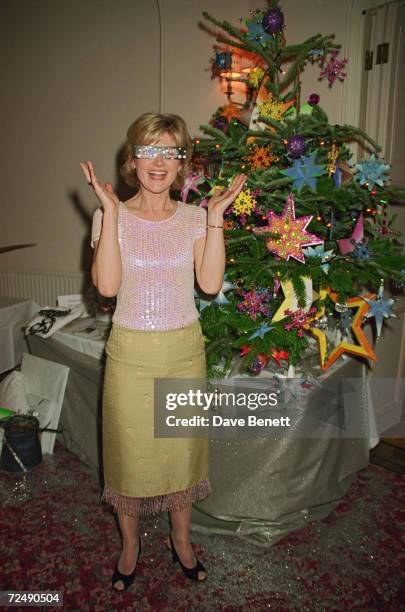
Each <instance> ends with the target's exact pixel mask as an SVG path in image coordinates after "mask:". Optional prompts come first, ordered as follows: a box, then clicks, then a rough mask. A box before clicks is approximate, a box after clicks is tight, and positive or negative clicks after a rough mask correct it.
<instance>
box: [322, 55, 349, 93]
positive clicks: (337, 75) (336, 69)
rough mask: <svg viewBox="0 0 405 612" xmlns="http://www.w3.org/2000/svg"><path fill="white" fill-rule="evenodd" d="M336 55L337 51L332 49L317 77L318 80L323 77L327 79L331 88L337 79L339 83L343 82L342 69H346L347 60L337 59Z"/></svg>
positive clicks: (344, 74) (343, 74)
mask: <svg viewBox="0 0 405 612" xmlns="http://www.w3.org/2000/svg"><path fill="white" fill-rule="evenodd" d="M338 54H339V51H338V49H333V51H331V57H330V59H329V61H328V63H327V64H325V63H324V62H323V63H322V70H321V74H320V75H319V80H322V79H323V78H324V77H327V79H328V81H329V87H332V85H333V84H334V82H335V81H336V79H339V81H343V79H344V78H345V76H346V73H345V72H344V69H345V68H346V64H347V63H348V61H349V60H348V59H346V58H344V59H343V60H339V59H337V56H338Z"/></svg>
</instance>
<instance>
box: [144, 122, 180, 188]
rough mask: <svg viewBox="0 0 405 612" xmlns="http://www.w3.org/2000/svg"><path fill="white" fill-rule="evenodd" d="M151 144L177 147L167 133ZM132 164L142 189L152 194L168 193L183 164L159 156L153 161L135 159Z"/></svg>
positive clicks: (177, 160)
mask: <svg viewBox="0 0 405 612" xmlns="http://www.w3.org/2000/svg"><path fill="white" fill-rule="evenodd" d="M150 144H151V145H152V144H153V145H157V146H161V147H162V146H166V147H176V146H177V143H176V142H175V140H174V138H173V136H171V135H170V134H169V133H167V132H166V133H164V134H162V135H161V136H160V137H159V139H158V140H156V141H155V142H152V143H150ZM132 163H133V167H134V168H135V169H136V175H137V178H138V181H139V184H140V186H141V188H143V189H146V190H147V191H150V192H151V193H163V192H164V191H168V190H169V189H170V187H171V185H172V184H173V182H174V181H175V179H176V177H177V172H178V170H179V168H180V166H181V163H182V162H181V160H179V159H164V158H163V157H162V156H161V155H158V156H157V157H154V158H152V159H134V160H133V162H132Z"/></svg>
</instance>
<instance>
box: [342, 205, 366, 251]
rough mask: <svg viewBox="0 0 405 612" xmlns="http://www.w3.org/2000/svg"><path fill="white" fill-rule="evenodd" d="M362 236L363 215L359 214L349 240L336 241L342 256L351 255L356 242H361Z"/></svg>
mask: <svg viewBox="0 0 405 612" xmlns="http://www.w3.org/2000/svg"><path fill="white" fill-rule="evenodd" d="M363 236H364V223H363V213H360V216H359V218H358V219H357V221H356V225H355V226H354V230H353V233H352V235H351V236H350V238H342V239H341V240H337V243H338V245H339V249H340V252H341V253H342V255H347V254H348V253H352V251H354V249H355V247H356V242H361V241H362V240H363Z"/></svg>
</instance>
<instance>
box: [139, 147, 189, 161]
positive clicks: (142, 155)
mask: <svg viewBox="0 0 405 612" xmlns="http://www.w3.org/2000/svg"><path fill="white" fill-rule="evenodd" d="M134 155H135V157H136V158H137V159H154V158H155V157H157V156H158V155H161V156H162V157H163V159H186V157H187V151H186V149H185V148H184V147H161V146H157V145H135V146H134Z"/></svg>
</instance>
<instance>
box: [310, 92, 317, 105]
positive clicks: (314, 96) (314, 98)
mask: <svg viewBox="0 0 405 612" xmlns="http://www.w3.org/2000/svg"><path fill="white" fill-rule="evenodd" d="M318 103H319V96H318V94H316V93H313V94H311V95H310V96H309V98H308V104H310V105H311V106H316V105H317V104H318Z"/></svg>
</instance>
